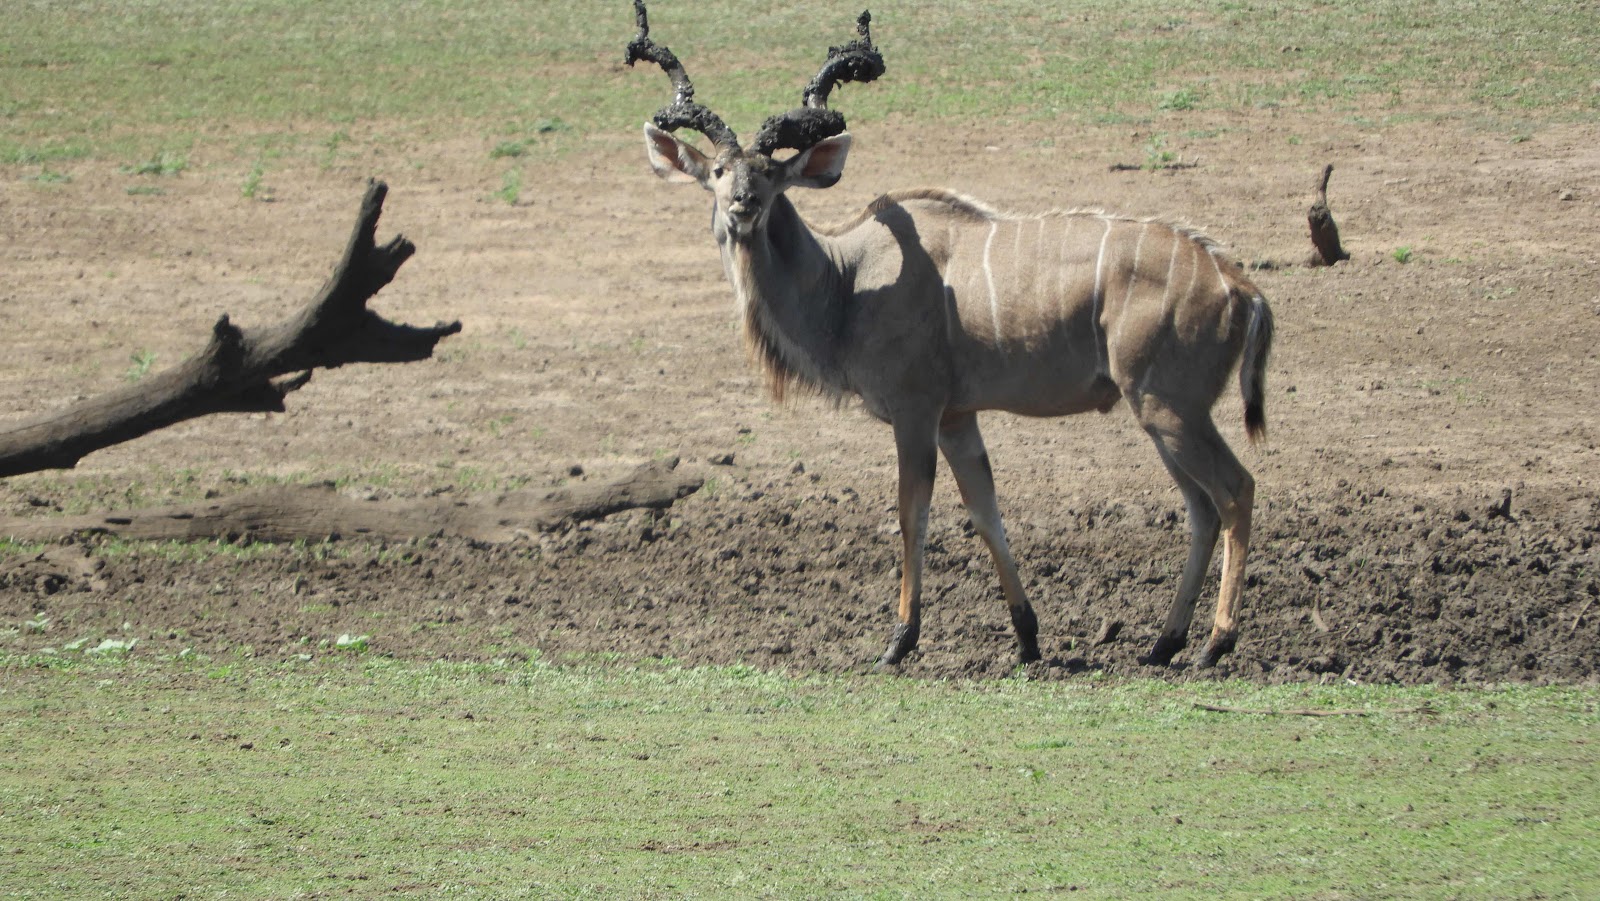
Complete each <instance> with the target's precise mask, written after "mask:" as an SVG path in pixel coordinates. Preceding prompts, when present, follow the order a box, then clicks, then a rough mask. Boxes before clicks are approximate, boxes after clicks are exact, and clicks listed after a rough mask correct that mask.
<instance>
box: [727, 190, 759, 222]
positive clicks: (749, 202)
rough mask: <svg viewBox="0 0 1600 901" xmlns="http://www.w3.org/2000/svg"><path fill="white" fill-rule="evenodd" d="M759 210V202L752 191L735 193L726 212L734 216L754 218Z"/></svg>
mask: <svg viewBox="0 0 1600 901" xmlns="http://www.w3.org/2000/svg"><path fill="white" fill-rule="evenodd" d="M759 209H761V201H760V200H758V199H757V198H756V195H755V193H754V192H753V191H736V192H735V193H734V195H733V202H732V203H729V204H728V212H729V213H731V214H733V215H735V216H754V215H755V214H756V211H757V210H759Z"/></svg>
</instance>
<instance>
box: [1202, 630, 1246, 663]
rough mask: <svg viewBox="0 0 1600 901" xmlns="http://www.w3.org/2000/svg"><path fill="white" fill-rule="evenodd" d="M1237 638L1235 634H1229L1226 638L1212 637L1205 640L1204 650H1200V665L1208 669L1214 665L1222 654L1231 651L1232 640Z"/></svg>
mask: <svg viewBox="0 0 1600 901" xmlns="http://www.w3.org/2000/svg"><path fill="white" fill-rule="evenodd" d="M1237 640H1238V639H1237V638H1236V637H1235V636H1232V635H1229V636H1227V637H1226V638H1221V639H1218V638H1213V639H1211V640H1210V641H1208V642H1206V647H1205V650H1203V651H1201V652H1200V667H1201V668H1202V669H1210V668H1211V667H1213V666H1216V665H1217V661H1218V660H1219V659H1221V658H1222V655H1223V654H1228V653H1232V651H1233V645H1234V642H1236V641H1237Z"/></svg>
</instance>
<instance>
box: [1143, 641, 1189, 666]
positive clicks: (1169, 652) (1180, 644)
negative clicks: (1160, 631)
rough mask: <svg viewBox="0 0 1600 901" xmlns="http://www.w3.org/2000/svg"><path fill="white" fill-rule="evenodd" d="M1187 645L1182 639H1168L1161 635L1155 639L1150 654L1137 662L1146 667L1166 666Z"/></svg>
mask: <svg viewBox="0 0 1600 901" xmlns="http://www.w3.org/2000/svg"><path fill="white" fill-rule="evenodd" d="M1187 645H1188V642H1187V641H1185V640H1184V639H1182V638H1168V637H1167V636H1165V635H1163V636H1161V637H1160V638H1158V639H1156V646H1155V647H1153V648H1151V649H1150V654H1149V655H1148V656H1147V657H1145V658H1144V659H1143V660H1141V661H1139V662H1140V663H1143V664H1145V665H1147V666H1167V665H1168V664H1170V663H1172V658H1173V657H1175V656H1176V655H1177V653H1178V652H1179V651H1181V650H1183V649H1184V647H1185V646H1187Z"/></svg>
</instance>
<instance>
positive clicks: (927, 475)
mask: <svg viewBox="0 0 1600 901" xmlns="http://www.w3.org/2000/svg"><path fill="white" fill-rule="evenodd" d="M936 422H937V419H936V417H921V416H918V417H896V419H895V422H894V444H895V454H896V457H897V458H898V462H899V470H900V499H899V509H900V541H901V556H900V609H899V615H900V624H899V625H898V626H896V627H895V630H894V634H893V635H892V636H891V637H890V639H889V647H888V649H887V650H885V651H884V652H883V656H882V657H881V658H879V660H878V666H879V667H883V666H893V665H894V664H897V663H899V662H900V661H901V660H902V659H904V658H905V656H906V655H907V654H909V653H911V652H912V651H913V650H915V649H916V647H917V639H918V638H919V637H921V634H922V554H923V546H924V543H925V541H926V538H927V534H928V505H929V504H930V503H931V502H932V500H933V478H934V473H935V471H936V468H937V466H938V463H939V459H938V450H937V443H936V439H935V434H936V425H935V423H936Z"/></svg>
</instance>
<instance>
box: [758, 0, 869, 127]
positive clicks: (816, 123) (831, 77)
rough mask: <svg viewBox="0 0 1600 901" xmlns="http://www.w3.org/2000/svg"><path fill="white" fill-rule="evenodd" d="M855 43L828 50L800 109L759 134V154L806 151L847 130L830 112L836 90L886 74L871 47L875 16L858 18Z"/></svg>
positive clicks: (776, 119) (771, 122)
mask: <svg viewBox="0 0 1600 901" xmlns="http://www.w3.org/2000/svg"><path fill="white" fill-rule="evenodd" d="M856 34H858V35H860V37H858V38H857V39H856V40H854V41H851V42H850V43H848V44H845V45H844V46H843V47H829V48H828V59H827V61H826V62H824V63H823V64H822V70H821V71H819V72H818V73H817V76H816V77H815V78H813V79H811V81H810V83H808V84H807V85H806V87H805V90H804V91H803V92H802V93H801V101H800V102H801V106H800V107H798V108H796V109H792V110H790V111H788V112H786V113H781V114H779V115H776V116H772V117H770V118H768V119H767V121H765V122H763V123H762V125H761V130H760V131H759V132H757V133H756V140H755V146H754V147H753V148H752V149H754V150H756V151H757V152H759V153H765V154H767V155H769V156H770V155H771V154H772V153H773V152H775V151H778V150H784V149H788V150H806V149H808V148H810V147H813V146H815V145H816V144H817V143H819V142H821V141H825V140H827V139H828V138H831V137H833V136H834V135H837V134H842V133H843V132H844V129H845V121H844V116H843V115H842V114H840V113H837V112H835V111H833V110H830V109H828V97H829V96H830V95H831V94H832V93H833V89H834V87H835V86H837V85H839V84H842V83H844V82H847V81H855V82H861V83H863V84H864V83H866V82H869V81H876V80H877V79H878V78H879V77H881V76H882V75H883V73H884V68H885V67H884V62H883V55H882V54H881V53H879V52H878V48H877V46H876V45H875V44H873V43H872V13H871V12H868V11H863V12H862V13H861V15H860V16H858V17H857V18H856Z"/></svg>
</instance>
